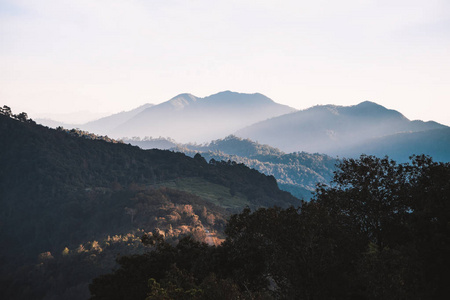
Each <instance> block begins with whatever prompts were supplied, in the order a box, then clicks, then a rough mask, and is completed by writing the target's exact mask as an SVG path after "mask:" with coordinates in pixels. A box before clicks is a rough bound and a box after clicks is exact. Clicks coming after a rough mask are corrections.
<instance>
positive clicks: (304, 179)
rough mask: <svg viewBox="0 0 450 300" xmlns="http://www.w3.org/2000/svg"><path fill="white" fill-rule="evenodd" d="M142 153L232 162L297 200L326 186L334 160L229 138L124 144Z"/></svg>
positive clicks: (323, 155) (127, 141)
mask: <svg viewBox="0 0 450 300" xmlns="http://www.w3.org/2000/svg"><path fill="white" fill-rule="evenodd" d="M124 142H125V143H130V144H132V145H136V146H139V147H141V148H142V149H153V148H158V149H168V150H173V151H176V152H183V153H184V154H186V155H188V156H191V157H194V156H195V155H196V153H200V154H201V155H202V156H203V157H204V158H205V159H206V160H207V161H210V160H211V159H213V160H216V161H234V162H237V163H243V164H245V165H246V166H248V167H250V168H253V169H255V170H258V171H259V172H261V173H263V174H266V175H273V176H274V177H275V178H276V179H277V182H278V186H279V187H280V189H282V190H285V191H288V192H290V193H291V194H292V195H294V196H295V197H297V198H299V199H304V200H310V199H311V197H312V192H313V191H314V190H315V188H316V184H317V183H328V182H329V181H330V180H331V178H332V177H333V172H334V171H335V164H336V162H337V161H336V159H334V158H332V157H330V156H328V155H325V154H318V153H315V154H311V153H306V152H293V153H289V154H286V153H284V152H282V151H280V150H279V149H277V148H274V147H270V146H268V145H261V144H259V143H256V142H253V141H251V140H249V139H242V138H238V137H236V136H233V135H230V136H227V137H226V138H224V139H219V140H214V141H212V142H210V143H208V144H201V145H198V144H179V143H176V142H175V141H173V140H167V139H162V138H157V139H144V140H137V139H136V140H125V141H124Z"/></svg>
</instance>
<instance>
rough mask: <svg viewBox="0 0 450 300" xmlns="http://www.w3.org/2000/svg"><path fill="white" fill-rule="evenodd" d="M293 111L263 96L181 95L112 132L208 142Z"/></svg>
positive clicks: (117, 135)
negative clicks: (199, 96) (202, 96)
mask: <svg viewBox="0 0 450 300" xmlns="http://www.w3.org/2000/svg"><path fill="white" fill-rule="evenodd" d="M292 111H294V109H293V108H291V107H288V106H285V105H281V104H277V103H275V102H274V101H272V100H271V99H269V98H267V97H266V96H264V95H261V94H242V93H234V92H230V91H226V92H221V93H218V94H214V95H211V96H208V97H205V98H198V97H196V96H194V95H191V94H181V95H178V96H176V97H174V98H172V99H171V100H169V101H166V102H164V103H161V104H159V105H155V106H153V107H150V108H147V109H145V110H144V111H142V112H141V113H139V114H137V115H136V116H135V117H133V118H132V119H130V120H128V121H127V122H125V123H123V124H118V125H117V127H116V128H114V129H112V130H111V131H110V135H112V136H115V137H133V136H140V137H145V136H153V137H158V136H164V137H171V138H173V139H175V140H177V141H179V142H183V143H187V142H206V141H210V140H212V139H217V138H220V137H223V136H226V135H229V134H230V133H232V132H234V131H236V130H238V129H240V128H242V127H245V126H248V125H251V124H253V123H256V122H259V121H262V120H266V119H268V118H271V117H275V116H279V115H282V114H285V113H288V112H292Z"/></svg>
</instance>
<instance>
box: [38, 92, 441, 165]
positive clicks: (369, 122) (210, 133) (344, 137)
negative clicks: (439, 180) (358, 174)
mask: <svg viewBox="0 0 450 300" xmlns="http://www.w3.org/2000/svg"><path fill="white" fill-rule="evenodd" d="M47 124H48V123H47ZM52 125H53V126H56V125H57V124H52ZM61 125H63V126H64V124H61ZM77 127H78V128H80V129H83V130H87V131H90V132H94V133H96V134H103V135H108V136H111V137H115V138H125V139H130V138H133V140H135V141H136V140H137V139H141V144H142V143H143V141H142V140H143V138H144V137H146V139H145V144H146V145H145V146H144V148H165V149H169V148H172V147H175V146H176V145H177V143H183V144H187V143H205V142H210V141H212V140H217V139H221V138H224V137H225V136H228V135H232V134H234V135H236V136H237V137H240V138H244V139H247V138H248V139H251V140H253V141H257V142H259V143H261V144H267V145H270V146H272V147H275V148H278V149H280V150H282V151H284V152H285V153H290V152H302V151H303V152H309V153H323V154H327V155H330V156H333V157H336V156H339V157H357V156H359V155H360V154H362V153H365V154H372V155H376V156H385V155H389V156H390V157H392V158H394V159H396V160H398V161H401V162H405V161H407V160H408V158H409V156H411V155H413V154H422V153H423V154H427V155H430V156H432V157H434V158H435V159H436V160H440V161H450V128H449V127H447V126H445V125H442V124H439V123H436V122H433V121H429V122H423V121H419V120H415V121H411V120H409V119H407V118H406V117H405V116H403V115H402V114H401V113H400V112H398V111H395V110H391V109H387V108H385V107H383V106H381V105H378V104H376V103H373V102H370V101H365V102H362V103H360V104H358V105H353V106H337V105H319V106H314V107H311V108H309V109H305V110H301V111H296V110H295V109H293V108H291V107H288V106H285V105H281V104H277V103H275V102H274V101H273V100H271V99H269V98H267V97H266V96H264V95H262V94H243V93H235V92H230V91H225V92H220V93H217V94H214V95H211V96H208V97H205V98H198V97H196V96H193V95H191V94H181V95H178V96H176V97H174V98H172V99H170V100H168V101H166V102H163V103H161V104H158V105H150V104H146V105H144V106H141V107H138V108H136V109H134V110H132V111H128V112H122V113H119V114H116V115H112V116H109V117H105V118H102V119H99V120H97V121H93V122H89V123H87V124H83V125H77ZM161 137H163V138H161ZM158 141H159V142H158ZM152 145H153V146H152Z"/></svg>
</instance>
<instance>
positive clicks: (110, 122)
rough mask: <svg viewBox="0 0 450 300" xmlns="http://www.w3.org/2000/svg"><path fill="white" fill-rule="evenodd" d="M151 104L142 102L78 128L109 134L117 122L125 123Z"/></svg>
mask: <svg viewBox="0 0 450 300" xmlns="http://www.w3.org/2000/svg"><path fill="white" fill-rule="evenodd" d="M152 106H153V104H149V103H147V104H144V105H141V106H139V107H137V108H135V109H132V110H130V111H123V112H120V113H117V114H113V115H111V116H108V117H104V118H101V119H98V120H95V121H92V122H89V123H86V124H83V125H80V126H79V128H81V129H83V130H87V131H89V132H94V133H96V134H105V135H108V134H111V133H110V130H111V129H112V128H114V127H116V126H117V125H118V124H122V123H125V122H126V121H128V120H130V119H131V118H133V117H134V116H136V115H137V114H139V113H140V112H142V111H144V110H145V109H147V108H149V107H152Z"/></svg>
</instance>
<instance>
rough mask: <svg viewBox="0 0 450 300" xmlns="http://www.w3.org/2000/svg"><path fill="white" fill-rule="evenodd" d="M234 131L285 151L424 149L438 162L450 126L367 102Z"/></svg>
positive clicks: (403, 153)
mask: <svg viewBox="0 0 450 300" xmlns="http://www.w3.org/2000/svg"><path fill="white" fill-rule="evenodd" d="M280 133H283V134H280ZM236 135H237V136H240V137H243V138H250V139H252V140H257V141H259V142H261V143H265V144H269V145H273V146H276V147H278V148H280V149H281V150H283V151H286V152H292V151H299V150H302V151H306V152H313V153H315V152H319V153H326V154H328V155H331V156H341V157H349V156H350V157H354V156H359V155H360V154H361V153H365V154H371V155H377V156H384V155H389V156H391V157H393V158H394V157H395V158H396V159H398V160H400V161H406V160H407V159H408V157H409V156H410V155H413V154H422V153H424V154H428V155H431V156H433V157H436V159H440V160H443V161H448V160H449V159H450V128H449V127H447V126H445V125H442V124H439V123H436V122H433V121H430V122H423V121H418V120H416V121H410V120H409V119H407V118H406V117H405V116H403V115H402V114H401V113H399V112H398V111H395V110H390V109H387V108H385V107H383V106H381V105H378V104H376V103H373V102H370V101H365V102H362V103H360V104H358V105H353V106H336V105H321V106H315V107H312V108H309V109H306V110H302V111H297V112H294V113H290V114H286V115H283V116H279V117H275V118H272V119H270V120H265V121H262V122H258V123H256V124H253V125H251V126H248V127H246V128H243V129H241V130H239V131H237V132H236Z"/></svg>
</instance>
